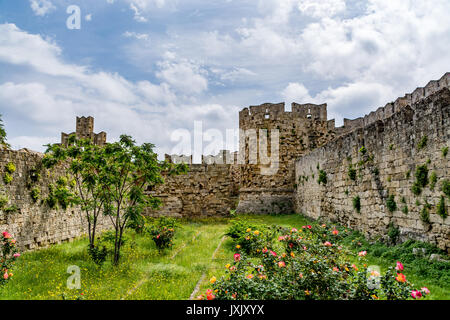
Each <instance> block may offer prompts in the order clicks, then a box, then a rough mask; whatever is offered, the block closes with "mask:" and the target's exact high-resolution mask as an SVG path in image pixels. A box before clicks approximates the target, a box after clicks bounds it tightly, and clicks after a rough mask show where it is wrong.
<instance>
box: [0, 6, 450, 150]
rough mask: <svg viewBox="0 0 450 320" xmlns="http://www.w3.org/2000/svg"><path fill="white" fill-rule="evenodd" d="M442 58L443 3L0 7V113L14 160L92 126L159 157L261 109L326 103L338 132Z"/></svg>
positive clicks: (449, 36)
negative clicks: (86, 122) (188, 133)
mask: <svg viewBox="0 0 450 320" xmlns="http://www.w3.org/2000/svg"><path fill="white" fill-rule="evenodd" d="M71 5H76V6H78V7H79V8H80V16H81V25H80V29H69V28H68V27H67V23H66V22H67V19H68V18H69V16H70V15H71V14H70V13H67V9H68V7H69V6H71ZM449 52H450V1H448V0H433V1H426V0H423V1H419V0H398V1H396V0H368V1H354V0H320V1H313V0H70V1H66V0H15V1H11V0H0V113H1V114H2V116H3V120H4V122H5V126H6V129H7V132H8V141H9V142H10V143H11V144H12V146H13V147H14V148H16V149H17V148H23V147H27V148H30V149H33V150H38V151H43V150H44V147H43V146H42V145H43V144H46V143H49V142H58V141H59V139H60V132H61V131H64V132H72V131H73V130H74V127H75V117H76V116H77V115H78V116H81V115H85V116H88V115H92V116H94V117H95V130H96V131H97V132H98V131H106V132H107V133H108V140H109V141H112V140H115V139H117V137H118V136H119V135H120V134H122V133H127V134H130V135H132V136H133V137H134V138H136V140H137V141H138V142H140V143H142V142H152V143H154V144H156V145H157V147H158V148H157V151H158V152H160V153H164V152H171V151H173V147H174V146H175V145H176V144H177V143H176V142H175V141H171V136H172V134H173V133H174V132H176V130H177V129H187V130H191V129H192V128H193V127H194V121H202V122H203V129H204V130H207V129H218V130H221V131H222V132H223V133H224V135H225V130H226V129H234V128H237V127H238V111H239V110H240V109H242V108H244V107H246V106H249V105H257V104H261V103H265V102H274V103H277V102H282V101H285V102H286V104H287V105H290V103H291V102H293V101H295V102H298V103H308V102H313V103H325V102H326V103H328V110H329V112H328V113H329V118H335V119H336V123H337V124H338V125H341V124H342V119H343V118H344V117H346V118H355V117H358V116H362V115H364V114H366V113H368V112H370V111H372V110H375V109H376V108H378V107H380V106H383V105H385V104H386V103H387V102H389V101H393V100H395V99H396V98H397V97H398V96H403V95H404V94H405V93H406V92H411V91H413V90H414V89H415V88H416V87H417V86H424V85H425V84H426V83H427V82H428V81H429V80H431V79H438V78H440V77H441V76H442V75H443V74H444V73H445V72H446V71H450V54H449Z"/></svg>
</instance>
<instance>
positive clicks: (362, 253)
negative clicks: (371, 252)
mask: <svg viewBox="0 0 450 320" xmlns="http://www.w3.org/2000/svg"><path fill="white" fill-rule="evenodd" d="M366 254H367V251H361V252H358V256H360V257H364V256H365V255H366Z"/></svg>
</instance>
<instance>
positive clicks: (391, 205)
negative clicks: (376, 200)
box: [386, 194, 397, 212]
mask: <svg viewBox="0 0 450 320" xmlns="http://www.w3.org/2000/svg"><path fill="white" fill-rule="evenodd" d="M386 207H387V208H388V210H389V211H390V212H394V211H395V210H397V204H396V203H395V197H394V195H393V194H391V195H390V196H389V197H388V198H387V200H386Z"/></svg>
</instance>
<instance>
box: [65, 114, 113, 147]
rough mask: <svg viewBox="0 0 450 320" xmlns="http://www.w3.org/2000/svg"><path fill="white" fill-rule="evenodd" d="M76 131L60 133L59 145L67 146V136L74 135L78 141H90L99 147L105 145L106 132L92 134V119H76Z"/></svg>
mask: <svg viewBox="0 0 450 320" xmlns="http://www.w3.org/2000/svg"><path fill="white" fill-rule="evenodd" d="M75 128H76V129H75V130H76V131H75V132H72V133H69V134H67V133H64V132H62V133H61V144H67V140H68V138H69V136H71V135H73V134H75V135H76V137H77V138H78V139H91V141H92V142H93V143H94V144H96V145H99V146H102V145H104V144H106V132H104V131H102V132H100V133H94V118H93V117H77V120H76V127H75Z"/></svg>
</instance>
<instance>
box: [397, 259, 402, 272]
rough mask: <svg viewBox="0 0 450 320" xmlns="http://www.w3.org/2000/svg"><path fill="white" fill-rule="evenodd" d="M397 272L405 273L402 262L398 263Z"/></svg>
mask: <svg viewBox="0 0 450 320" xmlns="http://www.w3.org/2000/svg"><path fill="white" fill-rule="evenodd" d="M395 270H398V271H403V264H402V263H401V262H400V261H397V266H396V267H395Z"/></svg>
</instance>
